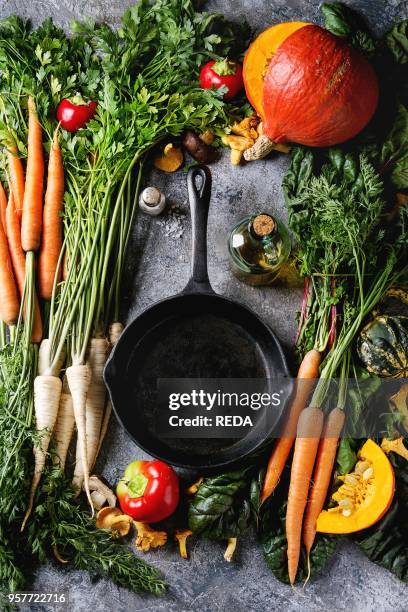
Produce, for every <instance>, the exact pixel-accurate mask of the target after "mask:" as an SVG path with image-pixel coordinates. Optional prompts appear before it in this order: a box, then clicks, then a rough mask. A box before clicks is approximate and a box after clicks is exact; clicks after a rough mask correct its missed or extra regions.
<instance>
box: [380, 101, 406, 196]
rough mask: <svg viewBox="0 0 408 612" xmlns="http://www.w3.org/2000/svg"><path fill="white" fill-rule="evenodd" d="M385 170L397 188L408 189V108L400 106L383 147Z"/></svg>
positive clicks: (382, 159)
mask: <svg viewBox="0 0 408 612" xmlns="http://www.w3.org/2000/svg"><path fill="white" fill-rule="evenodd" d="M381 162H382V164H383V167H384V170H386V171H387V170H388V171H389V172H390V179H391V182H392V184H393V186H394V187H395V188H396V189H408V109H407V107H406V106H404V105H403V104H400V105H399V106H398V112H397V116H396V118H395V122H394V125H393V127H392V130H391V132H390V133H389V135H388V137H387V139H386V141H385V142H384V144H383V146H382V149H381Z"/></svg>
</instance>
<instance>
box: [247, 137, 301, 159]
mask: <svg viewBox="0 0 408 612" xmlns="http://www.w3.org/2000/svg"><path fill="white" fill-rule="evenodd" d="M273 150H275V151H280V152H281V153H289V151H290V147H289V146H288V145H286V144H279V143H276V142H273V140H271V139H270V138H268V137H267V136H265V134H262V135H261V136H259V138H258V139H257V140H256V141H255V144H254V145H253V146H252V147H251V148H250V149H247V150H246V151H245V152H244V158H245V159H246V161H254V160H256V159H263V158H264V157H267V156H268V155H269V153H271V152H272V151H273Z"/></svg>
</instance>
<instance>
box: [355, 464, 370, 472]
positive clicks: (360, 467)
mask: <svg viewBox="0 0 408 612" xmlns="http://www.w3.org/2000/svg"><path fill="white" fill-rule="evenodd" d="M369 467H370V464H369V462H368V461H357V463H356V467H355V472H356V474H361V475H362V474H364V472H365V471H366V470H367V469H368V468H369Z"/></svg>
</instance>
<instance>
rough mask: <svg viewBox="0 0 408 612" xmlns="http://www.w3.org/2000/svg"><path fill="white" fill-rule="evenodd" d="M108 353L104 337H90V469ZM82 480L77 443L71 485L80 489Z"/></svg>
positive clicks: (92, 462)
mask: <svg viewBox="0 0 408 612" xmlns="http://www.w3.org/2000/svg"><path fill="white" fill-rule="evenodd" d="M108 353H109V343H108V341H107V340H106V338H92V339H91V341H90V344H89V353H88V360H87V362H88V365H89V367H90V369H91V372H92V380H91V384H90V385H89V389H88V394H87V398H86V447H87V454H88V457H87V460H88V468H89V470H92V468H93V466H94V463H95V460H96V456H97V450H98V445H99V438H100V433H101V425H102V420H103V412H104V407H105V396H106V389H105V383H104V381H103V370H104V367H105V364H106V360H107V358H108ZM78 441H79V437H78ZM83 480H84V472H83V461H82V456H81V445H80V444H78V443H77V452H76V464H75V471H74V477H73V485H74V487H75V488H76V489H77V490H81V487H82V483H83Z"/></svg>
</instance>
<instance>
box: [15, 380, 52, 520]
mask: <svg viewBox="0 0 408 612" xmlns="http://www.w3.org/2000/svg"><path fill="white" fill-rule="evenodd" d="M61 388H62V381H61V379H60V378H57V377H56V376H44V375H43V376H37V377H36V379H35V381H34V408H35V418H36V429H37V431H38V432H40V433H41V439H40V445H39V446H35V447H34V458H35V466H34V476H33V480H32V483H31V491H30V497H29V500H28V507H27V511H26V514H25V517H24V520H23V524H22V526H21V531H22V530H23V529H24V527H25V525H26V523H27V520H28V518H29V516H30V514H31V511H32V509H33V503H34V496H35V492H36V490H37V487H38V485H39V483H40V480H41V474H42V472H43V470H44V466H45V459H46V453H47V450H48V447H49V444H50V439H51V435H52V432H53V429H54V426H55V422H56V420H57V414H58V406H59V401H60V395H61Z"/></svg>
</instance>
